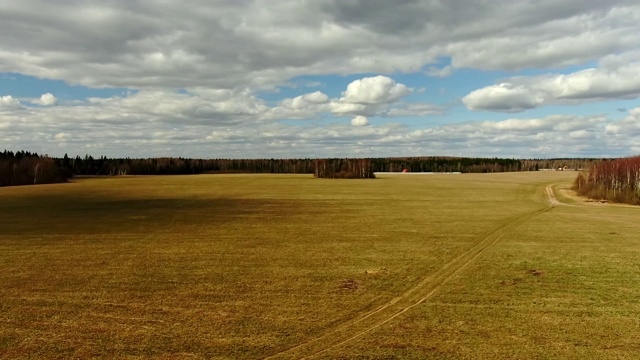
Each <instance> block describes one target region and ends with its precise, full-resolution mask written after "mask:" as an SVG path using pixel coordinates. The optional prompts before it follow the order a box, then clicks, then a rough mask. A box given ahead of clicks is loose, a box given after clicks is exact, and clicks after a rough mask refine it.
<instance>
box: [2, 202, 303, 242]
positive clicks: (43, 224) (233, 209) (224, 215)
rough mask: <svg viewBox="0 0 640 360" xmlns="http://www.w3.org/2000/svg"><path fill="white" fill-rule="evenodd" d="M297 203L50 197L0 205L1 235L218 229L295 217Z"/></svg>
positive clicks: (298, 206)
mask: <svg viewBox="0 0 640 360" xmlns="http://www.w3.org/2000/svg"><path fill="white" fill-rule="evenodd" d="M302 206H303V204H302V202H300V201H295V200H280V199H278V200H274V199H238V198H210V199H188V198H138V199H106V198H99V197H97V198H91V197H89V196H70V195H68V194H65V195H57V194H49V195H39V196H31V197H28V198H27V197H25V198H23V199H21V201H19V202H14V203H12V204H11V203H9V204H0V212H2V213H3V214H6V216H3V218H2V219H0V226H1V227H2V228H3V229H4V232H5V234H10V235H11V234H12V235H19V234H34V233H42V234H47V233H52V234H56V233H61V234H71V233H88V232H97V233H112V232H120V233H122V232H144V231H150V230H151V229H154V231H156V229H166V230H169V229H172V228H181V227H197V226H219V225H222V224H225V223H229V222H246V221H248V220H249V221H250V219H256V220H257V219H261V221H264V218H265V217H269V218H272V219H276V218H278V217H287V216H290V215H293V214H294V213H296V212H297V211H299V209H300V208H301V207H302Z"/></svg>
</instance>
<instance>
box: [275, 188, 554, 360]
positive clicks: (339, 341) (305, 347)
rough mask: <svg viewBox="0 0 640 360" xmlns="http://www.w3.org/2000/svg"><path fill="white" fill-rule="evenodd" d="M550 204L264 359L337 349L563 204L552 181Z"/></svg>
mask: <svg viewBox="0 0 640 360" xmlns="http://www.w3.org/2000/svg"><path fill="white" fill-rule="evenodd" d="M544 191H545V194H546V198H547V199H546V202H547V204H548V205H547V206H545V207H543V208H540V209H538V210H535V211H531V212H528V213H524V214H519V215H516V216H513V217H511V218H509V219H508V220H507V221H506V222H505V223H503V224H502V225H500V226H498V227H497V228H495V229H492V230H491V231H489V232H487V233H485V234H483V235H481V236H479V239H480V240H479V241H477V242H476V243H475V244H474V245H473V246H472V247H471V248H469V249H468V250H466V251H465V252H464V253H462V254H460V255H458V256H457V257H455V258H454V259H452V260H450V261H449V262H447V263H446V264H444V265H443V266H442V267H441V268H440V269H439V270H437V271H436V272H434V273H432V274H429V275H427V276H425V277H424V278H423V279H422V280H421V281H420V282H419V283H417V284H416V285H415V286H413V287H411V288H410V289H408V290H407V291H405V292H404V293H402V294H401V295H399V296H397V297H396V298H394V299H392V300H391V301H389V302H388V303H386V304H384V305H382V306H380V307H378V308H377V309H375V310H372V311H370V312H368V313H365V314H363V315H362V316H360V317H359V318H357V319H354V320H349V321H346V322H344V323H342V324H339V325H338V326H336V327H334V328H332V329H329V330H328V331H326V332H325V333H324V334H321V335H320V336H317V337H314V338H311V339H308V340H307V341H305V342H304V343H301V344H299V345H296V346H294V347H292V348H289V349H286V350H283V351H281V352H278V353H275V354H272V355H270V356H268V357H266V358H265V359H305V358H314V357H316V356H320V355H322V354H325V353H327V352H329V351H331V350H335V349H337V348H339V347H341V346H343V345H345V344H347V343H349V342H351V341H353V340H355V339H357V338H359V337H361V336H363V335H365V334H367V333H369V332H371V331H373V330H375V329H377V328H379V327H381V326H382V325H384V324H386V323H388V322H390V321H391V320H393V319H395V318H396V317H398V316H400V315H402V314H404V313H405V312H407V311H409V310H411V309H412V308H414V307H416V306H418V305H420V304H422V303H423V302H425V301H426V300H428V299H429V298H430V297H431V296H432V295H433V294H434V293H436V291H438V290H439V289H440V288H441V287H442V285H444V284H446V283H447V282H449V281H450V280H451V279H453V278H454V277H456V276H457V275H458V274H459V273H461V272H462V271H464V269H465V268H466V267H467V266H468V265H469V264H471V263H472V262H473V261H474V260H475V259H477V258H478V257H479V256H480V255H481V254H482V252H483V251H484V250H485V249H487V248H488V247H490V246H492V245H494V244H495V243H497V242H498V241H499V240H500V239H502V238H503V237H505V236H506V235H508V234H509V233H510V232H511V231H512V230H513V229H515V228H517V227H519V226H521V225H523V224H524V223H526V222H528V221H529V220H531V219H533V218H534V217H536V216H538V215H540V214H543V213H545V212H547V211H550V210H551V209H553V208H554V207H556V206H558V205H560V204H561V203H560V201H559V200H558V198H557V197H556V196H555V193H554V190H553V184H551V185H548V186H547V187H546V188H545V190H544Z"/></svg>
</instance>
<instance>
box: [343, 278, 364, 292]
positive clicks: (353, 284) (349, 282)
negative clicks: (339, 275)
mask: <svg viewBox="0 0 640 360" xmlns="http://www.w3.org/2000/svg"><path fill="white" fill-rule="evenodd" d="M340 288H342V289H345V290H358V289H359V288H360V283H359V282H358V280H354V279H346V280H343V281H342V285H341V286H340Z"/></svg>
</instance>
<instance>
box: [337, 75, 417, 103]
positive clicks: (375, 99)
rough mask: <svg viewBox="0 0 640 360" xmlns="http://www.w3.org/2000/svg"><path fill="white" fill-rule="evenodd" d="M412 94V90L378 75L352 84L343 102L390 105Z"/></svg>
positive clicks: (344, 95) (345, 93) (344, 94)
mask: <svg viewBox="0 0 640 360" xmlns="http://www.w3.org/2000/svg"><path fill="white" fill-rule="evenodd" d="M409 94H411V89H409V88H408V87H406V86H405V85H403V84H398V83H397V82H395V80H393V79H391V78H389V77H386V76H382V75H378V76H375V77H366V78H362V79H359V80H355V81H353V82H351V83H350V84H349V85H348V86H347V90H346V91H345V92H344V93H343V94H342V95H343V98H342V99H341V100H342V101H344V102H346V103H351V104H366V105H374V104H388V103H392V102H394V101H396V100H398V99H400V98H401V97H404V96H407V95H409Z"/></svg>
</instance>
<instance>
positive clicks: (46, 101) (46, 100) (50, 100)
mask: <svg viewBox="0 0 640 360" xmlns="http://www.w3.org/2000/svg"><path fill="white" fill-rule="evenodd" d="M57 103H58V99H57V98H56V97H55V96H53V94H51V93H46V94H43V95H42V96H40V101H39V104H40V105H44V106H51V105H56V104H57Z"/></svg>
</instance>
